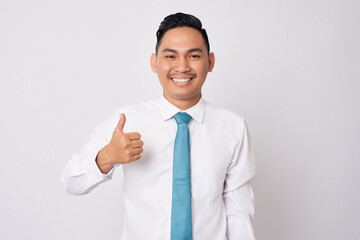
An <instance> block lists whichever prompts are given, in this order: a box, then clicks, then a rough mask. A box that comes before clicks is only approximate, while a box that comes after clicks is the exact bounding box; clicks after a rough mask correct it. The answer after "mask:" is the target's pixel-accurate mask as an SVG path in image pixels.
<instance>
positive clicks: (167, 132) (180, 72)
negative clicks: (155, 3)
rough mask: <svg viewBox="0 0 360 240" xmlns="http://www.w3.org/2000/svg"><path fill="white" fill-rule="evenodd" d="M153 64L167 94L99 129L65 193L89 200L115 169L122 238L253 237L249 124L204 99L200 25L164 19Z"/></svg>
mask: <svg viewBox="0 0 360 240" xmlns="http://www.w3.org/2000/svg"><path fill="white" fill-rule="evenodd" d="M150 62H151V68H152V70H153V72H156V73H157V75H158V78H159V80H160V83H161V85H162V88H163V96H162V97H161V98H160V99H158V100H155V101H148V102H143V103H140V104H135V105H132V106H126V107H122V108H120V109H118V110H117V111H116V113H115V114H114V116H112V117H110V118H109V119H108V120H106V121H104V122H103V123H102V124H100V126H98V127H97V128H96V129H95V130H94V132H93V135H92V137H91V140H90V141H89V142H88V143H87V144H86V145H85V146H84V147H83V148H82V150H81V151H80V153H79V154H77V155H74V156H73V158H72V159H71V161H70V162H69V163H68V164H67V166H66V167H65V169H64V172H63V175H62V181H63V182H64V183H65V186H66V189H67V191H68V192H69V193H71V194H85V193H88V192H90V191H91V190H92V189H94V188H95V187H96V186H97V185H99V184H100V183H102V182H104V181H106V180H109V179H111V176H112V173H113V170H114V168H115V167H117V166H121V167H122V169H123V173H124V186H123V191H124V192H123V197H124V207H125V213H124V228H123V233H122V239H123V240H125V239H126V240H128V239H130V240H144V239H150V240H151V239H171V240H175V239H183V240H188V239H195V240H223V239H231V240H240V239H247V240H248V239H255V237H254V233H253V228H252V219H253V214H254V206H253V193H252V190H251V187H250V180H251V179H252V177H253V176H254V172H255V165H254V159H253V154H252V150H251V147H250V142H249V137H248V133H247V129H246V125H245V123H244V119H243V117H242V116H240V115H238V114H236V113H233V112H231V111H228V110H225V109H222V108H218V107H215V106H214V105H212V104H209V103H208V102H206V101H205V100H204V99H203V97H202V94H201V88H202V85H203V84H204V81H205V79H206V76H207V73H208V72H211V71H212V69H213V67H214V63H215V56H214V53H212V52H210V45H209V42H208V37H207V34H206V31H205V29H202V24H201V22H200V20H199V19H197V18H196V17H194V16H192V15H188V14H183V13H177V14H172V15H169V16H167V17H166V18H165V19H164V21H163V22H162V23H161V25H160V27H159V30H158V32H157V45H156V52H155V53H154V54H152V56H151V60H150ZM180 118H181V119H180ZM179 119H180V120H179ZM143 145H144V148H143Z"/></svg>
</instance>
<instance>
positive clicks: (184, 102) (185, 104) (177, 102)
mask: <svg viewBox="0 0 360 240" xmlns="http://www.w3.org/2000/svg"><path fill="white" fill-rule="evenodd" d="M164 98H165V99H166V100H167V101H168V102H170V103H171V104H173V105H174V106H175V107H177V108H179V109H180V110H182V111H184V110H186V109H189V108H191V107H193V106H195V105H196V104H197V103H198V102H199V101H200V99H201V94H199V95H198V96H195V97H193V98H191V99H175V98H171V97H167V96H165V95H164Z"/></svg>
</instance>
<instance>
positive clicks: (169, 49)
mask: <svg viewBox="0 0 360 240" xmlns="http://www.w3.org/2000/svg"><path fill="white" fill-rule="evenodd" d="M162 52H172V53H177V51H175V50H174V49H171V48H165V49H164V50H162Z"/></svg>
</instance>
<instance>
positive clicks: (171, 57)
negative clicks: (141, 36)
mask: <svg viewBox="0 0 360 240" xmlns="http://www.w3.org/2000/svg"><path fill="white" fill-rule="evenodd" d="M165 58H170V59H173V58H175V56H174V55H167V56H165Z"/></svg>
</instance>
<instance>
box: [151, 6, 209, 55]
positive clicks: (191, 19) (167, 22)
mask: <svg viewBox="0 0 360 240" xmlns="http://www.w3.org/2000/svg"><path fill="white" fill-rule="evenodd" d="M177 27H191V28H194V29H196V30H198V31H199V32H200V33H201V35H202V36H203V38H204V44H205V47H206V50H207V51H208V53H210V44H209V39H208V36H207V33H206V30H205V29H204V28H202V24H201V21H200V20H199V19H198V18H197V17H195V16H193V15H190V14H186V13H181V12H179V13H175V14H171V15H169V16H167V17H165V18H164V20H163V21H162V22H161V24H160V26H159V29H158V30H157V32H156V38H157V42H156V47H155V52H156V53H157V52H158V50H159V46H160V44H161V39H162V38H163V36H164V34H165V33H166V32H167V31H168V30H170V29H172V28H177Z"/></svg>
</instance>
